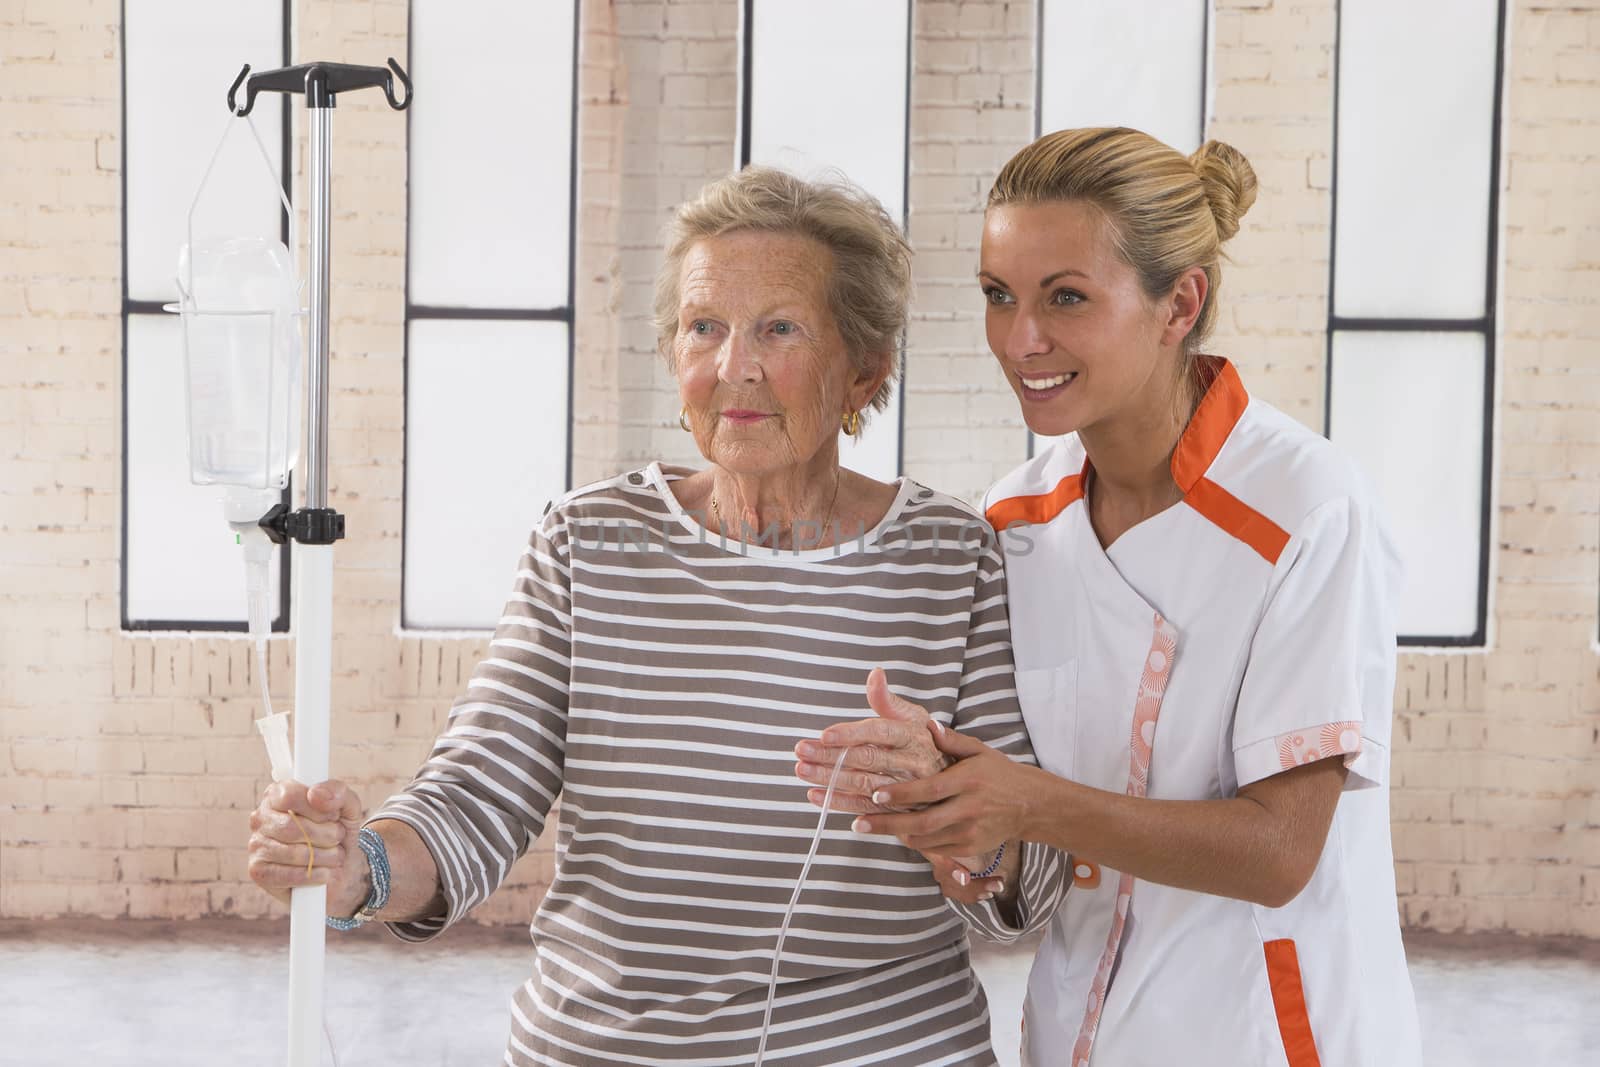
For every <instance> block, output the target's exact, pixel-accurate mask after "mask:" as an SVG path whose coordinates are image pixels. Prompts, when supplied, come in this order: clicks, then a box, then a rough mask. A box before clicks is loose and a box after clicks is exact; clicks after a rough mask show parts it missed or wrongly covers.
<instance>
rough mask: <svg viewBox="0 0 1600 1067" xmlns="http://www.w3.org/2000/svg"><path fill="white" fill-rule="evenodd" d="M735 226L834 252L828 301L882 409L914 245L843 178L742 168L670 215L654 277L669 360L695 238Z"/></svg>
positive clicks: (893, 369)
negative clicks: (880, 376) (881, 375)
mask: <svg viewBox="0 0 1600 1067" xmlns="http://www.w3.org/2000/svg"><path fill="white" fill-rule="evenodd" d="M738 230H755V231H759V232H763V233H792V234H797V235H799V236H802V237H809V238H811V239H812V240H814V241H816V242H817V243H818V244H820V245H822V246H823V247H824V248H826V249H828V251H829V252H831V253H832V254H833V263H832V265H831V269H830V270H829V271H828V305H829V307H830V308H831V309H832V311H833V318H834V323H835V324H836V325H837V327H838V329H839V334H840V336H842V337H843V338H844V345H845V351H846V352H847V353H848V355H849V356H850V359H851V360H852V361H853V362H854V364H855V366H856V369H857V370H858V371H860V372H861V373H862V374H873V373H876V372H878V371H880V370H883V369H885V368H884V364H885V363H887V364H888V365H889V366H888V370H889V374H888V376H887V377H886V378H885V379H884V382H883V385H882V386H880V387H879V388H878V391H877V392H876V393H874V394H873V396H872V400H871V402H870V406H871V407H872V408H873V409H875V410H878V411H881V410H883V408H884V407H885V406H886V405H887V404H888V403H889V396H890V394H891V393H892V392H893V391H894V382H895V380H896V379H897V378H898V377H899V373H898V364H899V361H898V360H897V359H896V358H895V357H896V353H897V352H898V349H899V345H900V335H901V333H902V332H904V330H905V327H906V315H907V311H908V308H909V306H910V303H911V246H910V245H909V244H908V243H907V242H906V239H905V236H904V235H903V234H901V232H900V227H899V226H897V225H895V223H894V220H893V219H891V218H890V217H889V213H888V212H886V211H884V209H883V205H882V204H880V203H878V202H877V201H876V200H874V199H873V198H872V197H871V196H869V195H867V194H866V193H864V192H862V191H861V190H860V189H857V188H855V187H854V186H852V185H849V184H848V183H846V182H843V181H837V182H833V181H829V182H811V181H805V180H803V179H801V178H797V177H795V176H794V175H792V174H787V173H785V172H784V171H781V170H776V169H774V168H772V167H755V166H752V167H745V168H744V169H743V170H741V171H738V172H736V173H734V174H730V175H728V176H727V177H726V178H720V179H718V180H717V181H714V182H712V183H711V184H710V185H707V186H706V187H705V188H704V189H702V190H701V191H700V195H699V196H698V197H697V198H696V199H694V200H691V201H690V202H688V203H686V204H684V205H683V206H682V207H680V208H679V209H678V211H677V214H676V215H674V216H673V219H672V223H671V225H670V226H669V227H668V230H667V236H666V245H667V251H666V258H665V259H664V260H663V261H662V264H661V272H660V273H659V274H658V275H657V276H656V304H655V317H656V341H657V344H658V346H659V347H660V349H661V354H662V355H663V356H665V357H666V359H667V361H668V363H669V364H670V363H671V361H672V345H673V342H674V341H675V340H676V339H677V336H678V301H679V296H680V293H679V290H678V282H679V277H680V275H681V274H682V271H683V260H684V257H685V256H687V255H688V254H689V250H690V249H691V248H693V247H694V246H695V244H696V243H697V242H699V241H703V240H705V239H706V238H709V237H717V236H719V235H721V234H725V233H732V232H735V231H738Z"/></svg>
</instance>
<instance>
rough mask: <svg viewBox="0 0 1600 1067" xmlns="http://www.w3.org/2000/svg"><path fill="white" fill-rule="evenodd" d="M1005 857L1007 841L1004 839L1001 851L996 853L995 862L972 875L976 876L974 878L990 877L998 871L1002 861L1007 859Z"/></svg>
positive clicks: (1001, 843)
mask: <svg viewBox="0 0 1600 1067" xmlns="http://www.w3.org/2000/svg"><path fill="white" fill-rule="evenodd" d="M1005 858H1006V843H1005V842H1004V841H1002V842H1000V851H999V852H996V853H995V854H994V862H993V863H991V864H989V866H987V867H985V868H984V869H983V870H981V871H979V872H978V873H977V874H975V875H973V876H972V877H974V878H987V877H989V876H990V875H991V874H993V873H994V872H995V871H998V870H999V869H1000V861H1001V860H1003V859H1005Z"/></svg>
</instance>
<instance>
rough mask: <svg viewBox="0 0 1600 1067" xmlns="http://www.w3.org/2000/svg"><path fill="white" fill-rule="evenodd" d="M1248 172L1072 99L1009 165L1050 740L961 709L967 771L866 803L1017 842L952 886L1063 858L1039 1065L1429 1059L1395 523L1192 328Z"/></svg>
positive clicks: (971, 846) (1029, 548) (1351, 1066)
mask: <svg viewBox="0 0 1600 1067" xmlns="http://www.w3.org/2000/svg"><path fill="white" fill-rule="evenodd" d="M1255 193H1256V180H1255V175H1254V173H1253V171H1252V170H1251V168H1250V165H1249V163H1248V162H1247V161H1246V160H1245V159H1244V157H1243V156H1242V155H1240V154H1239V153H1238V152H1237V151H1235V150H1234V149H1233V148H1230V147H1229V146H1227V145H1225V144H1221V143H1218V142H1215V141H1212V142H1210V143H1208V144H1206V145H1205V146H1204V147H1202V148H1201V149H1200V150H1199V151H1198V152H1196V153H1195V154H1194V155H1193V156H1192V157H1189V158H1187V159H1186V158H1185V157H1184V156H1182V155H1181V154H1179V153H1178V152H1176V151H1174V150H1173V149H1171V148H1169V147H1167V146H1166V145H1163V144H1161V143H1160V142H1158V141H1155V140H1154V139H1152V138H1150V137H1149V136H1147V135H1145V134H1143V133H1139V132H1137V131H1134V130H1128V129H1083V130H1063V131H1061V132H1058V133H1053V134H1050V135H1049V136H1046V137H1044V138H1041V139H1040V140H1039V141H1037V142H1035V143H1034V144H1032V145H1030V146H1029V147H1027V148H1025V149H1023V151H1021V152H1020V153H1018V154H1017V156H1016V157H1015V158H1014V159H1012V160H1011V162H1010V163H1008V164H1007V165H1006V167H1005V169H1004V170H1003V171H1001V173H1000V176H999V178H998V179H997V180H996V181H995V184H994V188H993V190H992V191H991V192H990V195H989V201H988V209H987V214H986V217H985V223H984V231H983V247H982V260H981V270H980V271H979V273H978V281H979V284H980V285H981V287H982V290H983V295H984V299H985V301H986V303H987V328H988V340H989V345H990V347H991V348H992V349H993V350H994V354H995V356H996V358H997V359H998V360H999V361H1000V364H1001V367H1002V368H1003V369H1004V372H1005V375H1006V378H1007V379H1008V380H1009V382H1010V383H1011V387H1012V388H1013V389H1014V390H1015V391H1016V394H1017V397H1018V399H1019V401H1020V402H1021V405H1022V410H1023V415H1024V418H1025V419H1026V421H1027V423H1028V426H1029V428H1031V429H1032V430H1033V432H1034V433H1036V434H1040V435H1045V436H1051V437H1058V436H1061V435H1066V434H1072V435H1073V436H1071V437H1067V438H1066V439H1064V440H1062V441H1059V442H1057V443H1055V444H1053V445H1051V446H1050V447H1048V448H1046V449H1044V450H1043V451H1041V452H1040V454H1039V455H1037V456H1035V457H1034V458H1033V459H1031V460H1029V461H1028V462H1027V463H1025V464H1024V465H1023V466H1021V467H1020V468H1018V469H1017V470H1016V471H1014V472H1013V473H1011V474H1010V475H1008V476H1006V477H1005V478H1004V479H1002V480H1001V481H1000V483H999V484H998V485H996V486H995V487H994V489H993V490H992V491H991V492H990V493H989V495H988V498H987V500H986V502H985V506H986V511H987V514H988V517H989V520H990V522H991V524H992V525H993V526H994V527H995V528H996V529H997V530H1001V531H1003V533H1002V535H1001V540H1002V544H1003V546H1004V548H1005V550H1006V556H1007V572H1008V582H1009V585H1010V591H1011V630H1012V640H1013V644H1014V647H1015V656H1016V667H1017V675H1016V678H1017V689H1018V693H1019V696H1020V698H1021V703H1022V708H1023V712H1024V715H1025V717H1026V720H1027V725H1028V730H1029V733H1030V734H1031V735H1032V738H1033V746H1034V750H1035V752H1037V754H1038V757H1039V763H1040V766H1039V767H1037V768H1035V767H1028V766H1024V765H1021V764H1017V763H1014V762H1012V761H1011V760H1009V759H1006V758H1005V757H1004V756H1002V755H1000V754H999V753H996V752H993V751H991V750H989V749H988V748H987V747H986V746H985V745H983V744H981V743H979V742H977V741H975V740H972V739H970V738H965V737H962V736H961V735H959V734H957V733H955V732H954V731H951V730H944V731H943V732H942V733H939V734H938V735H937V736H933V735H930V740H932V741H933V742H934V743H935V744H937V746H938V747H939V749H940V750H941V751H942V752H943V753H944V754H945V756H946V757H948V758H950V759H952V760H954V761H955V762H954V763H953V764H951V765H950V766H949V767H948V768H947V769H945V770H944V771H942V772H941V773H938V774H936V775H934V776H931V777H927V778H923V779H921V780H918V781H911V782H898V783H894V782H891V781H889V780H888V779H887V778H885V779H883V780H881V782H875V783H869V784H870V790H867V786H862V787H861V789H862V790H864V791H862V792H859V793H858V794H857V795H856V796H854V797H852V798H849V799H848V800H847V802H848V803H852V804H854V805H856V808H857V810H862V811H865V812H867V814H864V815H863V816H862V817H861V819H860V820H858V822H857V829H858V830H859V831H862V832H868V833H875V834H892V835H894V836H896V837H898V838H900V839H901V840H902V841H904V842H905V843H906V844H908V845H910V846H912V847H915V848H918V849H920V850H922V851H924V852H927V853H934V854H943V855H959V856H984V857H986V858H993V857H994V856H995V854H996V851H997V850H998V849H999V848H1000V847H1001V846H1002V844H1004V845H1005V850H1004V853H1003V854H1002V855H1001V857H1000V859H1001V862H1000V865H999V867H998V868H997V873H998V875H999V878H998V879H989V880H982V881H980V880H977V879H975V878H972V877H970V876H968V874H967V872H966V871H965V870H964V869H955V868H953V867H952V865H950V864H949V863H948V862H946V863H944V864H943V865H942V867H941V869H942V871H944V872H945V875H946V877H945V878H943V879H942V881H944V883H945V885H946V890H947V892H948V893H950V894H951V895H953V896H958V897H963V896H971V895H974V894H976V893H978V892H982V891H988V890H992V889H995V888H997V887H1002V886H1003V888H1001V897H1000V899H1001V901H1002V903H1004V901H1005V900H1006V899H1007V898H1008V897H1009V896H1010V895H1011V894H1013V893H1015V892H1016V889H1017V885H1018V882H1019V881H1020V880H1022V879H1023V878H1025V877H1026V876H1027V872H1024V871H1019V870H1018V867H1017V859H1016V857H1017V855H1018V854H1019V852H1020V851H1021V850H1020V848H1019V847H1018V844H1017V843H1018V842H1021V841H1033V842H1039V843H1043V844H1047V845H1051V846H1055V847H1056V848H1059V849H1061V850H1062V851H1064V852H1068V853H1070V854H1071V856H1072V863H1073V872H1074V878H1073V880H1072V883H1071V885H1070V888H1068V889H1067V891H1066V892H1065V894H1064V897H1063V898H1062V899H1061V900H1060V902H1059V906H1058V909H1057V911H1056V914H1055V916H1054V918H1053V920H1052V922H1051V925H1050V927H1049V933H1048V935H1047V938H1046V940H1045V942H1044V945H1043V947H1042V948H1041V950H1040V952H1039V955H1038V958H1037V959H1036V961H1035V963H1034V967H1033V971H1032V974H1031V977H1030V980H1029V985H1028V995H1027V1001H1026V1006H1025V1010H1024V1037H1023V1053H1024V1061H1025V1062H1028V1063H1031V1064H1033V1065H1035V1067H1045V1065H1055V1064H1071V1065H1072V1067H1087V1065H1091V1064H1092V1065H1095V1067H1100V1065H1108V1067H1169V1065H1172V1064H1185V1065H1188V1067H1241V1065H1248V1067H1256V1065H1261V1067H1269V1065H1270V1067H1285V1065H1286V1067H1317V1065H1321V1067H1417V1065H1420V1063H1421V1052H1420V1042H1419V1038H1418V1032H1417V1020H1416V1009H1415V1005H1414V1002H1413V998H1412V992H1411V983H1410V979H1409V977H1408V975H1407V972H1406V962H1405V953H1404V948H1403V946H1402V944H1401V940H1400V927H1399V920H1398V912H1397V907H1396V903H1395V888H1394V858H1393V854H1392V850H1391V846H1390V835H1389V801H1388V784H1389V741H1390V726H1391V720H1392V717H1393V704H1392V699H1393V696H1392V694H1393V689H1394V670H1395V609H1396V605H1395V598H1396V593H1397V590H1398V588H1399V581H1400V576H1399V573H1398V566H1397V560H1396V555H1395V551H1394V548H1393V545H1392V543H1391V541H1390V539H1389V537H1388V535H1387V533H1386V532H1385V529H1384V526H1383V521H1382V517H1381V516H1380V514H1379V511H1378V508H1377V506H1376V502H1375V501H1374V499H1373V495H1372V492H1371V490H1370V489H1369V488H1368V486H1367V485H1366V483H1365V482H1364V481H1363V480H1362V479H1361V477H1360V476H1359V475H1358V474H1357V472H1356V470H1355V468H1354V466H1353V465H1352V463H1351V462H1350V461H1349V460H1348V459H1347V458H1346V457H1345V456H1343V455H1341V454H1340V453H1339V452H1338V451H1337V450H1336V449H1334V448H1333V447H1332V446H1331V445H1330V444H1329V443H1328V441H1327V440H1326V439H1324V438H1323V437H1321V436H1318V435H1317V434H1315V433H1312V432H1311V431H1309V430H1307V429H1306V428H1305V427H1303V426H1301V425H1300V424H1299V423H1298V422H1296V421H1295V420H1294V419H1292V418H1290V417H1288V416H1287V415H1284V414H1283V413H1282V412H1280V411H1278V410H1277V409H1275V408H1273V407H1272V406H1271V405H1269V404H1267V403H1265V402H1264V401H1262V400H1260V399H1258V398H1256V397H1253V396H1251V394H1250V393H1249V391H1248V390H1247V388H1246V386H1245V383H1244V381H1243V380H1242V379H1241V377H1240V374H1239V372H1238V371H1237V370H1236V369H1235V368H1234V366H1233V365H1232V364H1231V363H1229V362H1228V361H1227V360H1226V359H1223V358H1220V357H1218V356H1214V355H1208V354H1205V353H1204V350H1203V348H1202V346H1203V344H1204V342H1205V339H1206V336H1207V335H1208V334H1209V332H1210V330H1211V327H1212V325H1213V323H1214V322H1215V320H1216V317H1217V307H1218V304H1217V293H1218V284H1219V281H1220V268H1219V259H1220V246H1221V244H1222V243H1223V242H1224V241H1226V240H1227V239H1228V238H1230V237H1231V236H1233V234H1234V233H1235V232H1236V231H1237V230H1238V228H1239V219H1240V217H1241V216H1242V215H1243V214H1244V212H1245V211H1246V210H1247V209H1248V208H1249V207H1250V204H1251V203H1252V201H1253V200H1254V199H1255ZM887 725H888V724H887V723H884V722H882V721H880V722H878V723H876V724H875V723H874V722H872V721H870V720H869V721H867V722H864V723H860V724H854V725H847V726H839V727H834V728H831V729H830V730H829V731H828V732H827V733H826V734H824V735H823V737H822V738H821V739H820V740H821V742H822V743H823V745H824V746H827V747H825V748H824V749H821V750H819V751H828V750H829V749H831V748H832V747H833V746H840V745H858V744H870V743H876V744H878V745H880V746H882V745H883V744H884V743H885V740H886V739H887V738H889V737H890V734H889V733H886V732H885V729H884V728H885V727H886V726H887ZM864 751H865V750H864ZM873 760H876V761H877V762H878V764H879V765H883V764H884V763H885V762H886V759H885V754H884V753H883V752H881V751H880V752H877V753H871V752H868V753H867V755H866V756H864V757H863V761H862V762H863V764H870V763H871V762H872V761H873ZM813 774H814V772H813V771H812V770H811V769H809V768H808V767H806V766H803V767H802V777H810V776H812V775H813ZM886 812H887V813H886ZM1069 1051H1070V1056H1069V1055H1068V1052H1069Z"/></svg>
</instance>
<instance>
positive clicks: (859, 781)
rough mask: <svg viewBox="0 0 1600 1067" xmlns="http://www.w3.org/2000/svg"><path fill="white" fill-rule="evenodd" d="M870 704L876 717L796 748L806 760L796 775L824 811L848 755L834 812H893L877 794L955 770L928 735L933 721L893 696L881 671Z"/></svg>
mask: <svg viewBox="0 0 1600 1067" xmlns="http://www.w3.org/2000/svg"><path fill="white" fill-rule="evenodd" d="M867 704H868V706H869V707H871V708H872V710H873V711H875V712H877V716H876V717H874V718H871V719H862V720H861V721H859V722H852V723H841V724H839V725H837V726H830V727H828V728H827V729H826V730H824V731H823V732H822V736H821V737H819V738H818V739H817V740H815V741H801V742H800V743H799V744H797V745H795V746H794V752H795V756H796V757H798V758H799V760H800V763H799V764H798V765H797V766H796V767H795V774H796V775H797V776H798V777H799V778H800V779H801V780H802V781H805V782H809V783H810V784H811V786H812V788H811V789H810V790H809V791H808V793H807V796H808V797H810V799H811V803H813V804H817V805H821V803H822V798H823V795H824V794H825V793H826V792H827V789H828V780H829V779H830V778H831V777H832V776H833V765H834V764H835V763H836V762H838V759H839V754H840V753H841V752H844V751H845V750H846V749H848V750H849V755H848V756H847V757H846V759H845V762H844V769H843V770H841V771H840V772H839V782H838V785H837V786H835V787H834V792H833V800H832V801H831V802H830V803H829V805H828V806H829V807H830V808H831V809H832V810H834V811H849V812H857V813H860V812H883V811H889V810H891V809H889V808H885V807H882V806H881V805H877V804H874V803H873V802H872V794H873V793H874V792H876V791H877V790H880V789H882V788H884V787H885V786H889V785H893V784H895V783H896V782H909V781H914V780H915V779H918V778H925V777H927V776H929V775H932V774H938V773H939V772H940V771H941V770H943V769H944V768H945V767H946V766H948V765H949V763H950V761H949V760H948V759H946V758H945V757H944V756H943V755H942V754H941V753H940V752H939V749H938V746H937V745H935V744H934V740H933V737H932V736H931V735H930V734H929V733H928V725H927V724H928V723H930V722H932V721H933V719H932V717H931V716H929V714H928V713H927V711H925V710H924V709H923V708H922V707H921V706H920V705H917V704H913V703H911V701H909V700H906V699H904V698H902V697H898V696H896V695H895V694H894V693H892V692H890V690H889V680H888V678H886V677H885V676H884V673H883V668H881V667H875V668H873V670H872V673H871V674H869V675H867ZM900 810H906V809H900Z"/></svg>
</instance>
